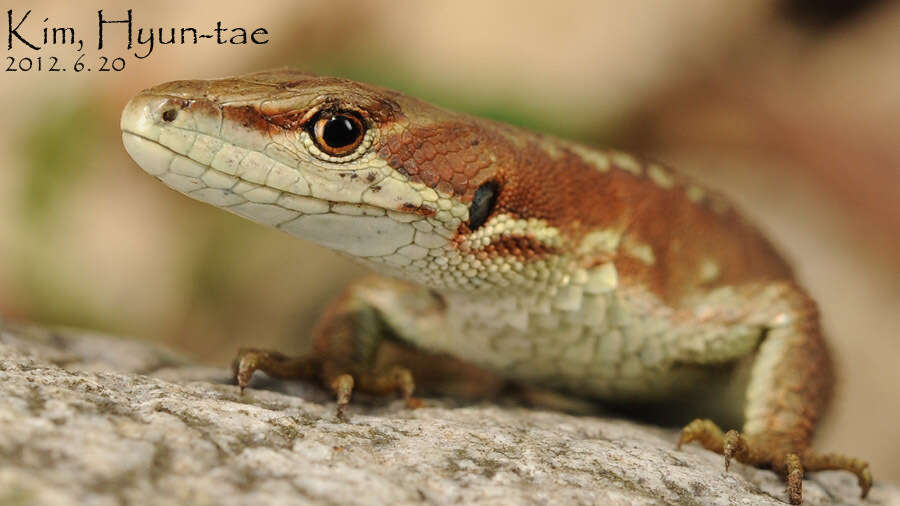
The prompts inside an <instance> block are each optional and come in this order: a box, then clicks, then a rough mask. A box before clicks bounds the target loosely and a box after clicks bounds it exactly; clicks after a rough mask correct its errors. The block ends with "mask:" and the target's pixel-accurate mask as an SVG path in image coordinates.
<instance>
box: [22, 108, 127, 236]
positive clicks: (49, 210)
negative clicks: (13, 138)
mask: <svg viewBox="0 0 900 506" xmlns="http://www.w3.org/2000/svg"><path fill="white" fill-rule="evenodd" d="M44 110H45V111H53V112H52V113H51V114H43V113H42V114H37V115H35V116H33V117H32V121H31V122H30V123H26V124H25V125H23V127H22V132H23V139H22V142H21V143H20V145H21V146H22V150H23V157H22V160H24V162H25V168H26V170H25V171H23V173H24V174H25V181H24V188H23V195H24V199H23V206H24V208H23V210H22V211H23V217H24V219H25V220H26V221H27V222H28V225H30V226H37V225H40V224H41V223H42V222H44V221H45V220H47V219H48V218H50V217H52V216H53V207H54V204H55V203H56V202H57V201H58V199H60V198H62V197H63V196H64V195H65V194H66V193H67V192H68V191H69V190H70V188H71V186H72V185H74V184H76V183H77V182H78V179H79V178H80V177H81V176H82V175H83V174H84V172H85V171H86V170H89V169H90V165H89V164H88V163H87V162H88V160H89V159H90V157H91V156H92V155H93V154H96V152H97V150H98V147H99V144H100V141H101V140H102V138H101V137H100V136H99V135H97V131H96V130H97V125H99V124H101V122H102V121H103V120H105V119H106V118H107V117H109V115H108V114H104V111H103V110H101V107H100V106H99V102H98V101H96V100H94V98H93V97H92V96H90V95H87V96H81V97H79V96H71V97H69V98H68V99H67V100H53V101H51V102H50V103H48V104H47V105H46V107H45V108H44Z"/></svg>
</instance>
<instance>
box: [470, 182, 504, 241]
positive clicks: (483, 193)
mask: <svg viewBox="0 0 900 506" xmlns="http://www.w3.org/2000/svg"><path fill="white" fill-rule="evenodd" d="M498 193H499V186H498V185H497V182H496V181H488V182H487V183H484V184H483V185H481V186H479V187H478V189H477V190H475V196H474V197H473V198H472V204H470V205H469V230H471V231H472V232H474V231H476V230H478V228H479V227H481V226H482V225H484V222H486V221H487V219H488V217H489V216H490V215H491V213H492V212H493V211H494V205H495V204H496V203H497V194H498Z"/></svg>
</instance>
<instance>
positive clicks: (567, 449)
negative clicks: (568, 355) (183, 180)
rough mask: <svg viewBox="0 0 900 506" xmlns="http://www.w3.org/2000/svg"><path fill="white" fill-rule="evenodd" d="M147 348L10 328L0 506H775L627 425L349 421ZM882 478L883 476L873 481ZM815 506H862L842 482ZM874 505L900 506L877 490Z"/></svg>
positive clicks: (493, 417)
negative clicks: (240, 389) (240, 387)
mask: <svg viewBox="0 0 900 506" xmlns="http://www.w3.org/2000/svg"><path fill="white" fill-rule="evenodd" d="M228 383H229V374H228V372H227V371H226V370H225V369H216V368H208V367H200V366H196V365H192V364H190V363H189V362H188V361H186V360H183V359H181V358H179V357H178V356H176V355H174V354H172V353H170V352H167V351H165V350H161V349H159V348H155V347H152V346H150V345H147V344H143V343H139V342H134V341H127V340H122V339H117V338H112V337H107V336H102V335H97V334H91V333H86V332H80V331H72V330H59V331H51V330H46V329H41V328H37V327H25V326H14V325H11V324H8V323H7V324H4V323H2V322H0V505H2V506H6V505H19V504H54V505H56V504H59V505H67V504H73V505H74V504H78V505H106V504H110V505H113V504H195V505H205V504H216V505H219V504H222V505H231V504H254V505H257V504H451V503H458V504H565V503H571V504H628V505H630V504H665V503H671V504H685V505H688V504H722V505H726V504H728V505H731V504H781V503H782V502H783V498H784V493H783V489H784V487H783V485H782V483H781V481H780V480H779V479H778V478H777V477H776V476H775V475H774V474H773V473H771V472H768V471H761V470H757V469H752V468H748V467H745V466H742V465H739V464H738V465H735V466H733V468H732V472H729V473H726V472H724V470H723V465H722V458H721V457H719V456H717V455H713V454H711V453H709V452H706V451H703V450H701V449H700V448H697V447H693V446H692V447H690V448H687V449H685V450H684V451H681V452H677V451H675V450H674V449H673V446H674V442H675V439H676V438H675V433H674V432H673V431H669V430H663V429H659V428H654V427H648V426H643V425H639V424H635V423H632V422H628V421H625V420H619V419H608V418H595V417H573V416H569V415H565V414H560V413H554V412H542V411H534V410H527V409H524V408H516V407H512V408H510V407H499V406H497V405H494V404H484V405H478V406H469V407H453V403H452V401H440V400H429V407H426V408H423V409H420V410H416V411H408V410H405V409H403V408H402V407H401V403H399V402H393V403H381V404H378V403H375V404H371V405H361V404H358V405H354V406H353V408H352V410H351V412H350V415H351V421H350V422H349V423H339V422H337V420H335V417H334V403H333V402H332V401H331V400H330V399H329V396H328V395H327V394H325V393H324V392H322V391H320V390H318V389H316V388H314V387H311V386H308V385H303V384H299V383H286V382H276V381H260V382H256V383H255V386H257V387H259V388H257V389H250V390H248V391H247V392H246V393H245V395H243V396H241V395H239V394H238V391H237V388H236V387H235V386H232V385H230V384H228ZM875 471H876V472H877V469H876V470H875ZM804 487H805V497H806V504H808V505H817V504H857V503H859V501H858V499H857V494H858V489H857V487H856V483H855V480H854V479H853V478H852V477H851V476H850V475H848V474H846V473H837V472H829V473H819V474H815V475H811V476H810V477H809V479H807V480H806V482H805V484H804ZM864 504H900V489H898V488H897V487H894V486H888V485H883V484H878V485H876V487H875V488H874V489H873V490H872V493H871V497H870V499H869V501H867V502H865V503H864Z"/></svg>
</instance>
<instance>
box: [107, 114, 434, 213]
mask: <svg viewBox="0 0 900 506" xmlns="http://www.w3.org/2000/svg"><path fill="white" fill-rule="evenodd" d="M122 133H123V140H124V141H125V145H126V150H127V151H128V152H129V154H130V155H131V156H132V158H135V159H136V160H137V159H139V158H144V163H141V162H139V165H140V166H141V168H143V169H144V171H145V172H147V173H148V174H150V175H152V176H154V177H156V178H159V179H162V180H163V181H164V182H166V183H167V184H169V185H170V186H173V188H175V189H176V190H178V191H179V192H181V193H183V194H185V195H187V196H189V197H191V198H195V199H199V200H203V201H207V199H205V198H200V195H197V194H196V192H199V191H203V190H219V191H220V192H222V193H224V194H228V195H231V196H234V197H238V198H240V200H239V201H236V202H232V203H228V202H227V201H222V202H220V203H216V202H210V203H211V204H213V205H215V206H216V207H220V208H223V209H231V208H233V207H236V206H240V205H242V204H245V203H248V202H249V203H257V204H268V205H273V206H277V207H282V208H285V209H290V210H293V211H297V212H300V213H301V214H325V213H334V214H342V215H350V216H385V215H386V214H387V213H398V214H402V215H406V216H411V217H412V216H415V217H418V218H423V216H421V214H419V213H417V212H414V211H413V212H410V210H408V209H403V208H401V209H390V208H387V207H381V206H373V205H371V204H366V203H362V202H352V201H341V200H331V199H324V198H320V197H315V196H313V195H311V194H308V195H304V194H302V193H297V192H293V191H290V190H287V189H283V188H277V187H274V186H270V185H268V184H260V183H257V182H254V181H250V180H248V179H245V178H244V177H242V176H239V175H236V174H230V173H228V172H225V171H223V170H221V169H218V168H216V167H213V166H212V165H211V164H208V163H202V162H200V161H198V160H195V159H194V158H191V157H190V156H188V155H184V154H182V153H179V152H177V151H175V150H173V149H172V148H170V147H168V146H166V145H164V144H162V143H160V142H158V141H156V140H153V139H151V138H149V137H147V136H145V135H142V134H140V133H138V132H135V131H133V130H129V129H123V130H122ZM129 137H131V139H129ZM151 146H152V147H151ZM150 150H162V151H163V152H164V153H165V155H166V156H168V158H169V160H168V161H165V162H164V161H163V159H162V156H160V155H162V154H163V153H161V152H157V153H152V154H151V156H153V157H154V158H155V160H149V159H147V157H142V156H141V153H139V152H140V151H145V152H147V151H150ZM179 158H180V159H182V160H187V161H189V162H190V164H191V165H196V166H198V167H202V168H203V172H200V173H198V174H185V173H180V172H175V171H174V170H173V168H172V167H173V165H174V161H175V160H176V159H179ZM154 162H158V163H157V164H156V165H155V166H154ZM159 162H162V163H159ZM206 171H213V172H215V173H216V175H218V176H220V177H223V178H228V179H233V180H235V181H234V183H233V184H231V185H230V186H224V185H223V186H218V185H217V186H213V185H211V184H209V183H208V182H206V181H205V180H204V179H203V175H204V174H205V173H206ZM198 172H199V171H198ZM167 176H169V177H170V178H171V177H172V176H175V177H177V178H179V179H180V180H182V181H189V182H191V183H192V184H194V185H197V187H195V188H189V187H177V186H174V185H173V184H172V183H170V181H169V180H167V179H166V177H167ZM242 184H243V185H246V186H248V188H247V189H246V190H244V191H243V192H237V191H235V189H236V188H237V187H238V186H239V185H242ZM259 188H266V189H270V190H272V191H275V192H278V194H279V195H278V197H277V198H276V199H275V200H274V201H272V202H259V201H258V200H259V199H256V200H254V199H251V198H247V197H246V196H245V194H246V193H248V192H249V191H252V190H256V189H259ZM283 196H286V197H288V198H289V199H292V200H294V201H300V202H293V204H294V205H290V206H288V205H285V203H284V202H283V201H284V199H283V198H282V197H283ZM297 204H300V205H297Z"/></svg>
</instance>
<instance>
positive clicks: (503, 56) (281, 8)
mask: <svg viewBox="0 0 900 506" xmlns="http://www.w3.org/2000/svg"><path fill="white" fill-rule="evenodd" d="M14 4H15V2H14ZM20 4H21V5H18V6H17V5H13V6H11V8H12V9H14V10H15V11H16V12H21V13H24V10H25V9H27V8H31V9H33V10H34V11H35V12H34V13H33V15H32V16H34V17H35V18H40V19H43V18H44V17H48V18H50V21H49V24H66V25H72V26H75V27H76V29H78V30H79V31H82V30H83V31H84V32H86V34H88V36H87V37H86V39H89V40H90V42H88V40H86V44H87V46H88V47H86V51H85V52H86V54H88V55H89V57H90V58H94V59H96V57H97V56H98V55H99V54H104V55H107V56H109V57H110V58H112V57H115V56H122V57H125V59H126V63H127V66H126V68H125V70H124V71H122V72H116V73H104V74H100V73H98V72H93V73H78V74H76V73H73V72H68V73H56V74H51V73H48V72H34V71H32V72H18V73H9V72H4V75H3V76H2V80H0V94H2V98H3V105H4V114H3V115H2V116H0V139H2V140H0V316H3V317H6V318H14V319H23V320H31V321H37V322H43V323H52V324H65V325H73V326H81V327H88V328H93V329H100V330H103V331H107V332H110V333H115V334H119V335H127V336H134V337H137V338H141V339H146V340H152V341H156V342H160V343H164V344H166V345H168V346H170V347H173V348H176V349H178V350H180V351H181V352H183V353H186V354H188V355H190V356H192V357H193V358H195V359H197V360H199V361H202V362H206V363H209V364H216V365H225V364H227V363H228V362H229V361H230V359H231V358H232V355H233V353H234V351H235V350H236V349H237V348H238V347H239V346H241V345H253V346H260V347H274V348H278V349H281V350H283V351H286V352H302V351H304V350H306V349H307V346H308V344H309V343H308V340H307V336H308V331H309V328H310V326H311V325H312V323H313V321H314V320H315V318H316V316H317V315H318V314H319V313H320V312H321V311H322V309H323V307H324V306H325V305H326V304H327V303H328V301H329V300H330V299H332V298H333V297H334V296H335V295H336V294H337V293H338V292H339V291H340V290H341V289H342V288H343V287H344V286H345V285H346V284H347V283H349V282H350V281H351V280H352V279H354V278H356V277H358V276H359V275H361V274H362V273H363V270H362V269H361V268H360V267H358V266H357V265H355V264H353V263H351V262H350V261H348V260H346V259H343V258H340V257H338V256H336V255H334V254H332V253H330V252H328V251H326V250H323V249H321V248H319V247H317V246H313V245H311V244H306V243H303V242H302V241H298V240H296V239H294V238H292V237H289V236H287V235H283V234H281V233H278V232H276V231H273V230H267V229H265V228H262V227H259V226H257V225H254V224H252V223H250V222H247V221H243V220H241V219H240V218H238V217H236V216H233V215H230V214H226V213H224V212H221V211H218V210H216V209H214V208H212V207H209V206H207V205H205V204H201V203H199V202H195V201H193V200H189V199H188V198H186V197H183V196H181V195H179V194H178V193H176V192H174V191H172V190H169V189H168V188H166V187H165V186H164V185H162V184H160V183H158V182H157V181H155V180H154V179H153V178H151V177H150V176H148V175H146V174H145V173H144V172H142V171H141V170H140V169H138V167H137V166H136V165H135V164H134V163H133V162H132V161H131V160H130V159H129V158H128V157H127V155H126V153H125V151H124V149H123V148H122V145H121V139H120V134H119V129H118V122H119V112H120V110H121V108H122V106H123V105H124V104H125V102H126V101H127V100H128V98H129V97H130V96H131V95H132V94H134V93H135V92H137V91H139V90H140V89H142V88H145V87H149V86H150V85H153V84H157V83H160V82H163V81H168V80H173V79H184V78H208V77H219V76H226V75H231V74H238V73H243V72H248V71H254V70H261V69H265V68H270V67H277V66H285V65H289V66H295V67H299V68H302V69H306V70H310V71H314V72H319V73H326V74H335V75H340V76H345V77H349V78H353V79H357V80H363V81H369V82H372V83H375V84H380V85H384V86H388V87H392V88H396V89H399V90H402V91H405V92H407V93H410V94H414V95H417V96H419V97H421V98H423V99H426V100H429V101H431V102H434V103H437V104H440V105H443V106H445V107H449V108H454V109H459V110H464V111H468V112H470V113H473V114H477V115H482V116H488V117H492V118H495V119H499V120H503V121H508V122H511V123H514V124H517V125H521V126H525V127H529V128H533V129H538V130H543V131H547V132H551V133H555V134H557V135H560V136H565V137H569V138H574V139H578V140H581V141H584V142H586V143H592V144H598V145H612V146H616V147H621V148H625V149H630V150H634V151H638V152H641V153H644V154H647V155H649V156H651V157H655V158H657V159H659V160H662V161H665V162H667V163H668V164H669V165H672V166H674V167H677V168H679V169H680V170H682V171H684V172H686V173H689V174H692V175H693V176H695V177H697V178H699V179H700V180H701V181H704V182H705V183H707V185H709V186H712V187H715V188H718V189H720V190H721V191H722V192H724V193H726V194H728V195H729V196H731V197H732V199H733V200H734V201H736V202H737V204H738V205H739V207H741V208H743V209H744V211H745V214H747V215H748V216H749V217H750V218H752V219H753V220H754V221H755V222H757V223H758V224H759V225H760V226H761V228H763V229H764V230H765V231H766V232H767V233H768V234H769V235H770V236H771V237H772V238H773V239H774V240H775V242H776V243H777V244H778V245H779V246H780V248H781V250H782V251H783V252H784V253H785V254H786V256H787V257H788V258H789V259H790V260H791V261H792V263H793V265H794V266H795V267H796V270H797V273H798V276H799V278H800V280H801V282H802V283H803V284H804V285H805V286H807V287H808V288H809V289H810V291H811V292H812V293H813V295H814V297H815V298H816V299H817V300H818V302H819V303H820V306H821V311H822V317H823V320H824V324H825V327H826V329H827V332H828V335H829V339H830V342H831V345H832V348H833V350H834V354H835V357H836V360H837V364H838V367H839V376H840V384H839V391H838V395H837V398H836V400H835V403H834V405H833V408H832V412H831V416H830V418H829V419H828V421H827V422H826V424H825V425H824V427H823V428H822V431H821V432H820V437H819V440H818V443H817V447H818V448H819V449H822V450H828V451H840V452H845V453H848V454H852V455H853V456H858V457H862V458H865V459H868V460H869V461H870V462H871V463H872V465H873V470H874V473H875V475H876V479H884V480H889V481H893V482H900V430H898V417H900V367H898V363H900V266H898V258H900V3H898V2H888V1H881V2H879V1H845V2H840V1H825V0H820V1H815V0H747V1H730V2H721V1H717V0H681V1H679V2H669V1H662V0H660V1H644V2H620V1H616V0H595V1H591V2H575V1H570V0H556V1H554V2H550V3H547V4H544V5H534V4H533V3H529V4H528V7H527V8H526V7H525V5H526V4H525V3H522V2H517V1H505V2H485V1H483V0H480V1H467V0H455V1H447V2H443V1H441V2H438V1H435V2H417V1H401V2H388V1H367V2H358V1H342V0H323V1H321V2H319V1H301V2H295V1H282V2H275V1H255V2H252V3H248V2H226V1H216V2H183V1H179V2H175V1H162V2H153V3H152V4H151V3H149V2H147V3H146V4H142V3H141V2H137V1H135V2H132V3H130V4H127V5H126V4H119V5H117V6H116V7H110V6H108V5H105V6H104V5H92V4H91V3H88V2H84V3H78V4H77V5H74V6H73V4H74V3H73V2H63V1H58V2H28V4H27V5H26V4H25V3H24V2H20ZM99 8H103V9H105V11H104V12H105V13H106V14H108V16H109V17H110V18H112V17H117V18H121V17H124V16H125V11H126V9H127V8H132V9H134V19H135V27H137V26H142V27H160V26H163V27H170V26H177V27H181V26H197V27H200V28H203V29H206V30H209V29H211V28H212V27H214V25H215V22H216V21H217V20H222V21H223V24H224V25H225V26H235V25H239V26H244V27H248V28H250V29H252V28H255V27H260V26H261V27H265V28H266V29H267V30H268V31H269V33H270V42H269V44H267V45H264V46H216V45H215V44H201V45H197V46H193V45H188V46H159V45H157V47H155V48H154V51H153V54H152V55H151V56H150V57H149V58H147V59H144V60H137V59H135V58H134V57H133V56H131V52H132V51H126V50H125V48H124V41H123V37H122V36H121V32H119V34H120V35H119V36H117V38H115V40H112V39H111V40H110V41H109V42H108V44H110V46H113V45H114V47H110V48H109V49H108V50H104V51H103V53H98V52H97V51H96V50H95V46H94V45H93V44H95V43H96V42H95V32H96V26H97V9H99ZM40 19H36V21H37V22H38V23H37V26H40V23H39V21H40ZM31 21H35V19H32V20H31ZM35 30H38V29H35V28H33V29H32V31H33V33H37V32H36V31H35ZM90 32H94V33H93V34H90ZM105 42H106V41H105ZM42 53H43V54H44V56H45V57H46V56H49V55H53V54H57V55H58V56H60V57H61V61H63V60H64V61H70V60H71V59H72V56H71V55H72V54H73V51H72V50H71V49H69V48H46V49H44V50H43V51H42ZM10 54H13V53H10ZM16 54H17V55H18V56H27V55H28V54H29V53H28V52H22V51H20V52H18V53H16ZM32 55H34V53H32ZM4 63H6V62H4Z"/></svg>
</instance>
